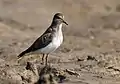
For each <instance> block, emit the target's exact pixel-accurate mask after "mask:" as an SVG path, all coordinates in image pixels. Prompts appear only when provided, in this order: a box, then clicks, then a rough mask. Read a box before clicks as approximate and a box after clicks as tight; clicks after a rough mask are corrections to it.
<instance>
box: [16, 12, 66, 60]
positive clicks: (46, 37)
mask: <svg viewBox="0 0 120 84" xmlns="http://www.w3.org/2000/svg"><path fill="white" fill-rule="evenodd" d="M63 18H64V16H63V15H62V14H61V13H56V14H55V15H54V18H53V21H52V24H51V25H50V27H49V28H48V29H47V30H46V31H45V32H44V33H43V34H42V35H41V36H40V37H39V38H38V39H37V40H36V41H35V42H34V43H33V44H32V45H31V46H30V47H29V48H28V49H26V50H25V51H23V52H22V53H20V54H19V55H18V58H20V57H22V56H24V55H25V54H27V53H30V52H34V51H38V50H39V52H40V53H42V54H43V57H42V60H44V55H45V54H47V56H46V61H47V57H48V54H49V53H51V52H52V51H54V50H55V49H56V48H57V47H59V45H60V44H61V42H62V41H60V43H59V40H63V39H62V38H61V37H63V36H62V31H61V27H62V26H60V25H62V23H65V24H66V25H68V24H67V23H66V22H65V21H64V20H63ZM57 35H60V36H57ZM59 37H60V38H59ZM54 38H55V41H56V42H58V44H59V45H58V46H57V44H56V43H55V41H54ZM53 42H54V43H53ZM50 43H53V44H50ZM54 46H55V47H54Z"/></svg>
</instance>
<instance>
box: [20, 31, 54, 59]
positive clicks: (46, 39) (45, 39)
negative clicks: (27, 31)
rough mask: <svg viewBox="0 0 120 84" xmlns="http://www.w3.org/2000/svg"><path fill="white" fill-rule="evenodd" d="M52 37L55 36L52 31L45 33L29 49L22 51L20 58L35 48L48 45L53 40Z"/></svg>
mask: <svg viewBox="0 0 120 84" xmlns="http://www.w3.org/2000/svg"><path fill="white" fill-rule="evenodd" d="M52 38H53V34H52V33H44V34H43V35H42V36H40V37H39V38H38V39H37V40H36V41H35V42H34V43H33V44H32V45H31V46H30V47H29V48H28V49H27V50H25V51H23V52H22V53H20V54H19V56H18V57H19V58H20V57H22V56H23V55H25V54H27V53H30V52H33V51H35V50H38V49H41V48H44V47H45V46H47V45H48V44H49V43H50V42H51V41H52Z"/></svg>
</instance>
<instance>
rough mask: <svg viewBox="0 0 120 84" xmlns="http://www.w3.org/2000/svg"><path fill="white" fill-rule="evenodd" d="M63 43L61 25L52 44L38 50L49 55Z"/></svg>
mask: <svg viewBox="0 0 120 84" xmlns="http://www.w3.org/2000/svg"><path fill="white" fill-rule="evenodd" d="M62 42H63V34H62V24H60V25H59V27H58V30H57V32H56V33H55V37H53V40H52V42H51V43H50V44H48V45H47V46H46V47H44V48H42V49H39V50H37V51H36V52H38V53H44V54H49V53H51V52H53V51H55V50H56V49H57V48H58V47H59V46H60V45H61V44H62Z"/></svg>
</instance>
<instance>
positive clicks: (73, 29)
mask: <svg viewBox="0 0 120 84" xmlns="http://www.w3.org/2000/svg"><path fill="white" fill-rule="evenodd" d="M57 12H61V13H63V14H64V15H65V20H66V21H67V22H68V24H69V25H68V26H64V28H63V33H64V42H63V44H62V45H61V47H60V48H59V49H57V50H56V51H55V52H54V53H52V54H51V55H50V56H49V64H50V68H52V69H50V70H49V68H47V69H48V70H46V72H43V73H48V74H49V76H50V77H51V80H52V81H53V83H51V84H55V83H56V84H57V82H61V84H120V0H0V84H35V83H37V81H40V80H42V78H44V77H46V78H47V77H48V75H45V76H40V77H39V75H40V74H37V75H36V73H38V72H39V71H40V70H43V71H45V70H44V66H43V65H41V64H40V63H41V55H29V56H25V57H24V58H22V59H21V60H20V61H19V62H18V59H17V55H18V54H19V53H21V52H22V51H23V50H25V49H26V48H27V47H28V46H30V45H31V44H32V43H33V42H34V41H35V40H36V39H37V38H38V37H39V36H40V35H41V34H42V33H43V32H44V31H45V30H46V28H47V27H48V26H49V25H50V23H51V20H52V17H53V15H54V14H55V13H57ZM28 61H29V62H32V63H33V68H30V69H28V68H26V66H27V65H26V64H27V63H28ZM38 66H39V69H38V70H39V71H37V70H36V67H38ZM42 68H43V69H42ZM32 70H34V71H32ZM49 71H50V72H49ZM55 71H56V72H57V73H55ZM40 73H42V71H41V72H40ZM41 75H44V74H41ZM55 76H59V78H58V79H60V80H56V79H55V78H53V77H55ZM48 79H49V77H48ZM46 80H47V79H46ZM55 81H56V82H55ZM38 84H44V83H40V82H38ZM48 84H50V83H48Z"/></svg>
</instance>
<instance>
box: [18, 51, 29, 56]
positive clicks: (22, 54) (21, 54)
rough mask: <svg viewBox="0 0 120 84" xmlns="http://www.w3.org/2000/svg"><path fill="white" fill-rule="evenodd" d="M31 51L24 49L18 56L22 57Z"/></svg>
mask: <svg viewBox="0 0 120 84" xmlns="http://www.w3.org/2000/svg"><path fill="white" fill-rule="evenodd" d="M28 52H29V51H28V49H27V50H25V51H23V52H22V53H20V54H19V55H18V58H21V57H23V56H24V55H25V54H27V53H28Z"/></svg>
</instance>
